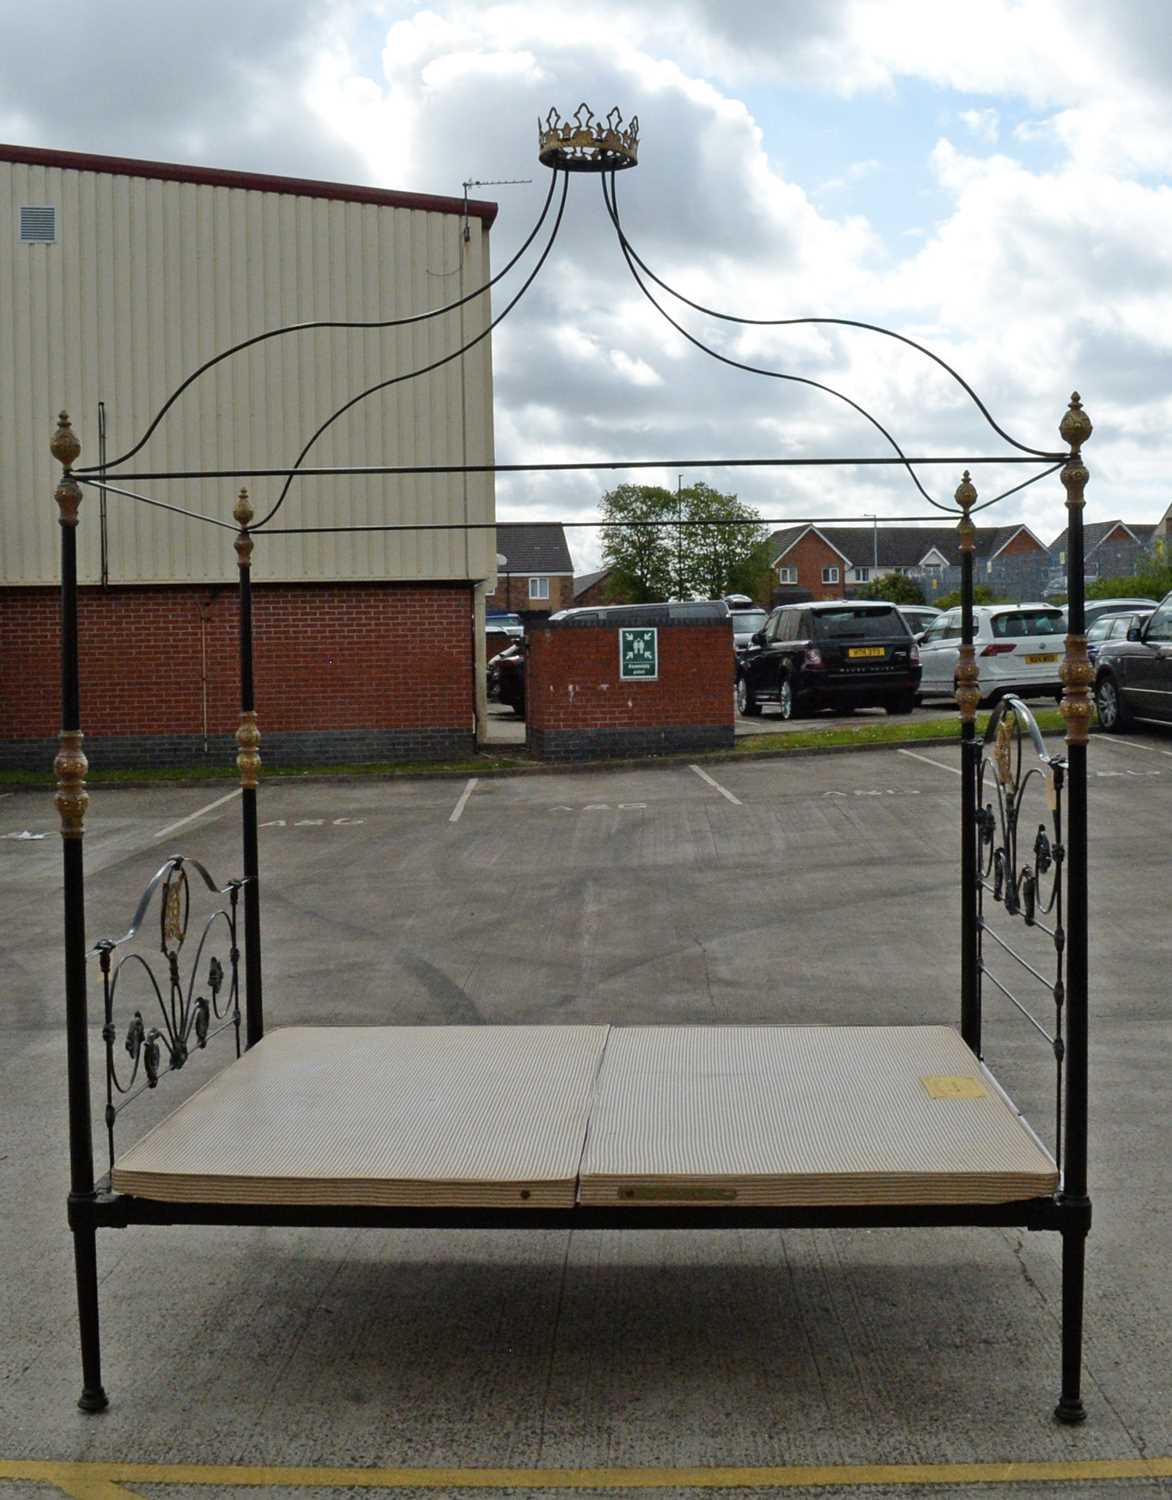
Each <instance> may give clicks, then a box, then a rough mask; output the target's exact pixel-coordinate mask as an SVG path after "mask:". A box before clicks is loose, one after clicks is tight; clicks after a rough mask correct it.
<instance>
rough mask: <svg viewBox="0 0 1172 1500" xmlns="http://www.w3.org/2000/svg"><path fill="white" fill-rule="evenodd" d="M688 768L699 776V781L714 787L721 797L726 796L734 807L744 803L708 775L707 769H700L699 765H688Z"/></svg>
mask: <svg viewBox="0 0 1172 1500" xmlns="http://www.w3.org/2000/svg"><path fill="white" fill-rule="evenodd" d="M688 769H689V771H695V773H696V775H697V776H699V778H700V780H701V781H706V782H707V783H708V785H709V786H713V787H715V788H716V790H717V791H718V792H719V793H720V795H721V796H722V797H727V798H728V800H729V801H730V802H731V803H732V805H733V806H734V807H743V806H744V803H743V802H742V801H741V799H740V798H739V797H734V796H733V794H732V793H731V792H730V791H729V789H728V787H726V786H721V784H720V782H719V781H716V780H715V779H714V778H713V777H711V776H709V774H708V772H707V771H702V770H701V769H700V767H699V766H689V767H688Z"/></svg>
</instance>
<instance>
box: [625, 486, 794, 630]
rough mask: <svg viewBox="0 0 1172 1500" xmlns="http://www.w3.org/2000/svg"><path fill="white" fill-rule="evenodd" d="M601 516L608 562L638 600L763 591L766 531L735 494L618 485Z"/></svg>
mask: <svg viewBox="0 0 1172 1500" xmlns="http://www.w3.org/2000/svg"><path fill="white" fill-rule="evenodd" d="M602 514H603V516H604V518H605V519H604V522H603V526H602V558H603V562H604V563H605V564H606V565H607V566H608V567H610V568H613V569H614V573H613V575H612V577H613V579H614V582H615V586H616V590H621V591H622V592H624V593H626V594H627V595H629V597H630V598H631V600H632V602H634V603H637V604H643V603H648V602H650V601H652V600H658V599H667V598H673V599H690V598H693V597H694V596H696V595H699V596H700V597H702V598H708V599H718V598H720V596H721V595H722V594H727V593H733V592H737V593H741V592H744V593H752V594H754V595H756V594H757V592H758V590H759V587H760V583H761V577H760V575H761V574H762V572H763V569H762V558H761V555H762V552H763V549H764V545H765V542H766V540H767V537H768V532H767V530H766V528H765V527H764V526H763V525H762V524H761V522H760V520H759V519H758V517H757V513H756V512H755V511H753V510H750V509H749V507H748V506H746V505H742V504H741V502H740V501H739V500H738V499H737V497H736V496H735V495H724V494H721V492H720V491H719V490H714V489H712V488H710V487H709V486H708V485H706V484H693V485H689V486H688V487H687V489H683V488H681V489H679V490H677V491H675V492H673V491H671V490H667V489H663V488H661V487H660V486H658V485H646V484H620V485H619V486H618V488H617V489H613V490H610V491H608V492H607V493H606V494H605V495H604V496H603V497H602ZM681 522H682V523H685V524H680V523H681ZM651 523H658V524H651ZM688 523H691V524H688ZM703 523H709V524H703ZM767 569H768V560H767V559H766V560H765V565H764V570H766V571H767ZM749 583H752V584H753V585H754V587H752V588H750V587H746V585H747V584H749Z"/></svg>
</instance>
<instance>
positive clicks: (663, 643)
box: [525, 623, 733, 731]
mask: <svg viewBox="0 0 1172 1500" xmlns="http://www.w3.org/2000/svg"><path fill="white" fill-rule="evenodd" d="M657 628H658V631H659V677H658V679H657V680H656V681H654V682H646V681H623V680H621V679H620V677H619V644H618V630H617V628H616V627H615V626H613V625H612V626H604V625H597V626H590V627H589V628H587V627H577V626H563V627H560V628H559V627H558V626H557V625H553V626H550V627H548V628H544V627H542V628H538V629H536V630H533V631H531V632H530V634H529V637H528V642H529V655H528V659H527V661H526V664H525V674H526V691H525V718H526V722H527V724H528V725H529V727H530V728H531V729H535V730H544V731H556V730H577V729H635V728H643V727H646V726H660V725H663V726H672V725H689V726H692V725H701V724H711V725H728V726H729V727H730V728H731V727H732V724H733V695H732V673H731V670H730V653H731V641H730V632H729V627H728V624H727V623H724V624H720V625H660V626H658V627H657Z"/></svg>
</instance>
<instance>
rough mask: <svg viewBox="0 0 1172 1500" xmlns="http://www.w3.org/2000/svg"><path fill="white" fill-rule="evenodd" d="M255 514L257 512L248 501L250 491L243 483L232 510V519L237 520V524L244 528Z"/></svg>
mask: <svg viewBox="0 0 1172 1500" xmlns="http://www.w3.org/2000/svg"><path fill="white" fill-rule="evenodd" d="M255 514H256V512H255V511H254V510H253V508H252V506H251V505H250V504H249V503H248V491H247V490H246V489H245V488H244V486H243V485H241V487H240V493H239V495H237V497H236V505H235V507H234V508H233V511H232V519H233V520H234V521H235V522H236V524H237V526H239V527H241V528H244V527H247V526H248V524H249V523H250V522H251V520H252V518H253V516H254V515H255Z"/></svg>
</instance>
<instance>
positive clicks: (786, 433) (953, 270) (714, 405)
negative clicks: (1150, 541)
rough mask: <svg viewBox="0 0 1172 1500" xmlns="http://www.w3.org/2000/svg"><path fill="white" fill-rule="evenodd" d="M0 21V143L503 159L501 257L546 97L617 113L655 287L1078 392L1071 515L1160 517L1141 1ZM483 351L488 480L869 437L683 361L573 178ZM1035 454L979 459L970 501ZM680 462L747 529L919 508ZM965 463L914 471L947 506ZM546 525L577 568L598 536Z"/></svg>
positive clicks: (921, 399)
mask: <svg viewBox="0 0 1172 1500" xmlns="http://www.w3.org/2000/svg"><path fill="white" fill-rule="evenodd" d="M0 15H2V17H3V23H4V24H3V36H4V43H5V46H4V49H3V52H2V53H0V139H3V140H6V141H10V142H17V143H22V144H29V145H39V146H49V147H57V148H60V149H65V150H87V151H98V152H104V153H109V154H114V155H128V156H140V157H150V158H156V159H160V160H173V161H183V162H190V163H198V164H201V165H209V166H220V167H230V168H237V169H241V170H251V171H264V172H277V173H287V174H290V175H297V176H303V177H324V178H333V179H337V180H342V181H350V182H361V183H371V184H375V185H379V186H384V187H396V188H407V189H415V190H419V191H424V192H435V193H445V194H458V193H459V192H460V184H461V182H462V181H464V180H465V179H467V178H479V179H496V178H531V179H532V181H531V182H529V183H526V184H522V185H518V186H508V187H499V188H485V189H479V190H477V191H478V192H479V194H480V196H484V197H489V196H491V197H495V198H496V199H497V201H498V202H499V203H500V205H501V211H500V216H499V218H498V220H497V222H496V225H495V226H494V228H493V231H492V239H493V258H494V265H496V266H500V265H502V264H503V263H504V261H505V260H506V259H507V258H508V256H509V255H510V254H511V252H512V250H513V248H515V246H516V245H517V244H518V243H519V241H520V240H521V239H522V238H524V236H525V234H526V233H527V231H528V229H529V227H530V226H531V225H532V223H533V221H534V219H535V218H536V216H537V214H538V212H539V210H540V205H541V202H542V200H543V198H544V195H545V192H546V190H547V187H548V178H547V175H546V172H545V169H544V168H543V167H541V165H540V164H539V163H538V161H537V160H536V151H535V142H536V122H537V117H538V115H539V114H542V115H544V114H545V113H546V111H547V110H548V109H549V108H550V106H551V105H555V106H557V107H558V108H559V109H561V110H562V111H563V113H565V112H570V111H572V110H574V109H575V108H576V106H577V105H578V103H579V102H580V101H582V100H586V101H588V102H589V103H590V104H591V105H592V106H593V108H594V109H595V110H596V111H597V112H598V113H599V114H605V113H606V111H607V110H609V109H610V108H611V106H612V105H616V104H617V105H618V107H619V108H620V109H621V110H622V111H623V113H624V115H625V116H629V115H631V114H636V113H637V114H638V116H639V120H640V125H641V148H640V164H639V166H638V168H637V169H636V170H634V171H632V172H628V173H626V174H624V175H623V176H621V177H620V178H619V187H620V206H621V211H622V215H623V222H624V227H625V229H626V232H627V234H628V237H629V239H630V240H631V242H632V244H633V245H634V246H635V247H636V248H637V249H638V251H639V252H640V254H641V255H642V256H643V258H644V259H645V260H646V261H647V262H648V264H649V265H650V266H651V267H652V269H654V270H655V271H656V273H657V274H658V275H660V276H662V277H663V278H664V279H665V280H667V281H669V282H670V283H671V284H672V285H674V286H677V287H679V288H681V289H682V290H685V291H687V292H688V294H689V295H691V296H693V297H695V298H698V300H700V301H703V302H705V303H707V304H708V305H710V306H714V307H717V308H720V309H724V310H727V311H730V312H736V313H740V314H742V315H745V316H749V317H756V318H789V317H799V316H811V315H828V316H834V317H843V318H855V319H860V320H863V321H868V322H876V323H881V324H883V325H885V326H888V327H891V328H895V329H897V330H899V331H901V332H903V333H905V334H908V335H909V336H911V337H913V338H915V339H917V340H918V341H920V342H924V343H927V344H929V345H930V346H931V347H932V348H933V349H935V350H936V351H937V352H938V353H939V354H940V355H941V356H942V357H943V358H944V359H946V360H947V361H948V362H949V363H950V364H952V365H954V366H955V367H956V368H958V369H959V370H960V372H961V373H962V374H963V375H964V376H965V377H966V379H967V380H968V381H969V382H970V384H972V385H973V386H974V387H975V388H976V389H977V391H978V392H979V394H980V395H981V396H982V398H983V400H984V401H985V403H986V405H987V406H989V408H990V409H991V411H992V413H993V415H994V416H995V417H996V418H997V420H998V421H999V423H1000V424H1001V426H1002V427H1004V428H1005V429H1006V430H1007V431H1008V432H1009V433H1011V434H1012V435H1013V436H1014V437H1016V438H1017V439H1018V440H1019V441H1021V442H1023V443H1025V444H1027V445H1028V446H1030V447H1033V448H1040V449H1049V448H1052V447H1056V446H1058V439H1057V432H1056V425H1057V422H1058V419H1059V417H1060V416H1061V413H1062V411H1063V409H1064V407H1065V404H1066V401H1067V399H1068V397H1069V394H1070V392H1071V390H1072V389H1073V388H1075V387H1077V388H1078V389H1079V390H1080V391H1081V392H1082V394H1083V397H1084V400H1085V403H1086V406H1087V409H1088V410H1089V412H1090V414H1091V416H1092V418H1093V419H1094V421H1095V424H1096V428H1097V431H1096V434H1095V437H1094V438H1093V440H1092V443H1091V445H1090V447H1089V448H1088V451H1087V459H1088V463H1089V466H1090V469H1091V475H1092V482H1091V487H1090V489H1089V491H1088V518H1089V519H1101V518H1106V517H1109V516H1121V517H1123V518H1124V519H1126V520H1139V521H1142V520H1148V521H1151V520H1155V519H1156V518H1157V517H1158V516H1159V515H1161V514H1162V512H1163V511H1164V509H1165V507H1166V506H1167V505H1168V504H1169V502H1170V501H1172V482H1169V478H1168V464H1167V461H1166V459H1165V450H1166V448H1167V442H1166V434H1167V432H1168V430H1169V427H1170V426H1172V357H1170V356H1172V277H1170V274H1169V273H1170V270H1172V265H1170V262H1172V190H1170V186H1169V176H1170V173H1172V25H1170V24H1169V5H1168V0H1062V3H1059V0H981V3H980V5H979V6H973V5H964V6H962V5H960V4H959V3H957V0H817V3H811V0H626V3H625V4H620V3H614V0H575V4H574V5H573V6H572V7H567V6H551V5H550V4H549V3H548V0H540V3H537V0H514V3H504V4H493V3H487V0H435V3H432V4H415V3H409V0H199V3H198V4H197V3H194V0H166V3H162V4H160V3H158V0H103V3H102V4H100V5H99V4H97V3H96V0H58V3H56V4H54V5H53V6H44V7H37V8H34V7H30V6H28V5H26V4H24V3H22V0H0ZM47 59H51V60H52V65H51V69H48V70H47V69H46V60H47ZM506 295H507V291H506ZM502 301H503V299H502V298H500V297H498V301H497V305H498V306H499V305H501V304H502ZM670 310H671V311H672V313H673V316H676V317H677V318H678V319H680V321H682V322H684V323H685V324H686V326H687V327H688V328H689V329H690V330H691V331H692V332H693V333H695V334H696V336H697V337H700V338H702V339H704V340H706V341H708V342H711V343H712V344H713V345H714V346H715V347H716V348H718V349H720V350H721V351H722V352H724V353H726V354H728V355H730V356H731V357H733V358H737V359H741V360H745V361H748V362H750V363H753V364H758V365H766V366H769V367H770V368H773V369H777V370H783V371H785V372H787V373H791V374H795V375H802V376H805V377H807V378H810V379H813V380H817V381H820V382H823V383H825V384H827V385H831V386H835V387H837V388H838V389H840V390H843V391H844V392H846V393H847V394H848V395H849V396H850V397H851V398H852V399H853V400H855V401H857V402H859V403H860V404H861V405H863V406H864V407H866V408H867V409H868V410H869V411H871V412H872V413H874V415H875V416H876V418H877V419H878V420H879V421H880V422H881V423H882V424H883V425H884V426H885V427H886V428H888V430H889V431H891V432H892V433H893V435H894V436H895V437H896V438H897V439H898V441H899V442H900V443H901V444H902V445H903V446H904V448H905V449H906V450H907V451H909V452H913V453H920V454H933V453H935V454H983V455H1000V454H1004V453H1007V452H1010V451H1012V450H1010V449H1009V448H1008V447H1007V446H1006V445H1005V443H1004V442H1003V440H1002V439H1000V438H998V437H997V436H996V434H994V433H993V432H991V431H990V430H989V429H988V428H987V427H986V426H985V424H984V422H983V420H982V419H981V418H980V417H979V415H978V414H976V413H975V411H974V410H973V408H972V406H971V404H970V403H969V401H968V398H967V397H966V396H965V395H964V394H963V392H961V391H960V390H959V389H958V387H957V386H956V385H955V384H954V383H953V382H951V381H950V380H949V379H948V377H947V376H946V375H945V374H944V373H943V372H942V371H940V370H939V369H938V368H937V367H936V366H934V365H932V364H931V363H930V362H929V361H927V360H925V359H924V358H923V357H922V356H920V355H917V354H915V353H913V352H912V351H909V350H906V349H903V348H901V346H899V345H897V344H895V343H893V342H892V341H890V340H886V339H883V338H880V337H878V336H876V335H873V334H869V333H866V332H860V331H847V330H842V329H833V328H802V329H790V330H768V329H760V328H758V329H751V328H750V329H745V328H738V327H736V326H735V325H729V324H721V323H717V322H714V321H712V320H710V319H707V318H704V317H702V316H700V315H697V314H695V313H692V312H690V311H688V310H686V309H685V310H684V311H683V312H681V310H680V306H679V304H674V305H673V306H672V307H671V309H670ZM495 368H496V401H497V410H496V431H497V453H498V457H499V459H500V460H501V461H502V462H508V461H523V460H533V461H550V460H555V459H556V460H562V459H582V460H586V459H609V458H622V457H630V458H663V459H668V460H674V459H680V458H688V457H709V456H737V455H742V456H753V457H764V456H771V455H784V456H793V457H822V456H840V455H858V456H863V455H880V454H883V453H885V452H888V451H889V450H888V449H887V448H886V447H885V445H884V443H883V440H882V438H881V437H880V436H879V434H878V433H876V432H875V430H874V429H873V428H872V427H870V426H869V425H868V424H867V423H866V422H865V421H863V420H862V419H861V418H860V417H859V416H857V415H856V414H855V413H853V412H852V411H851V410H850V408H849V407H846V406H845V405H843V404H842V403H840V402H836V401H834V400H833V399H832V398H830V397H828V396H825V395H822V394H821V393H819V392H816V391H812V390H809V389H808V388H804V387H802V386H799V385H794V384H789V383H786V382H781V381H776V380H767V379H762V378H760V377H758V376H752V375H747V374H742V373H740V372H738V371H736V370H732V369H729V368H727V367H724V366H721V365H719V364H717V363H716V362H715V361H713V360H711V359H709V358H707V357H706V356H705V355H703V354H702V353H700V352H699V351H697V350H696V349H694V348H692V347H691V346H690V345H688V344H687V343H686V342H685V341H684V340H683V339H682V338H681V337H680V336H679V334H678V333H676V332H675V331H674V330H673V329H672V328H671V327H670V326H669V325H668V324H667V323H665V322H664V321H663V319H662V318H661V317H660V315H659V314H658V313H657V312H656V311H655V309H654V308H653V307H651V306H650V304H649V303H648V302H646V301H645V300H644V299H643V297H642V296H641V294H640V292H639V290H638V288H637V287H636V286H635V285H634V283H633V282H632V280H631V279H630V276H629V273H628V271H627V269H626V266H625V264H624V262H623V259H622V256H621V254H620V253H619V250H618V246H617V244H616V241H615V236H614V233H613V230H612V228H611V226H610V223H609V220H608V219H607V217H606V214H605V211H604V208H603V204H602V199H601V191H600V187H599V182H598V180H597V179H595V178H592V177H578V178H576V179H574V180H573V181H572V182H571V191H570V204H569V208H568V210H567V215H566V220H565V222H564V225H563V229H562V233H561V235H560V237H559V240H558V244H557V246H556V247H555V249H554V252H553V255H552V256H551V259H550V261H549V262H548V263H547V265H546V267H545V270H544V271H543V273H542V276H541V277H540V278H539V280H538V282H537V283H535V285H534V287H533V289H532V291H531V292H530V293H529V295H528V296H527V297H526V299H525V300H524V301H523V302H522V303H521V304H520V306H519V307H518V309H517V311H516V313H515V314H513V315H512V317H511V318H510V319H509V320H508V322H507V323H506V324H505V325H504V326H503V327H502V329H501V330H500V332H499V334H498V335H496V343H495ZM1027 472H1031V471H1028V470H1011V469H1009V468H1008V467H1006V468H997V469H982V470H981V471H979V472H978V473H977V475H976V478H977V483H978V486H979V488H980V491H981V494H982V496H983V497H989V496H991V495H993V494H994V493H995V492H996V490H998V489H1001V488H1005V487H1007V486H1008V485H1010V484H1013V483H1015V482H1017V480H1019V479H1020V478H1023V477H1025V474H1026V473H1027ZM675 473H676V471H675V470H668V469H665V470H664V471H663V472H662V473H661V474H659V475H658V476H654V477H657V478H658V479H659V481H660V482H663V483H667V484H669V485H671V486H672V487H674V485H675ZM620 477H621V476H620ZM695 477H700V478H703V479H705V480H707V481H708V482H709V483H711V484H713V485H715V486H717V487H718V488H721V489H726V490H735V491H736V492H737V493H739V494H740V495H741V497H742V498H744V499H746V500H749V501H751V502H752V503H753V504H755V505H756V506H757V507H758V508H759V509H760V511H761V512H762V514H763V515H766V516H769V517H782V516H787V517H788V516H806V515H813V514H818V515H824V516H845V515H865V514H871V513H879V514H880V515H886V516H912V515H925V514H927V513H928V507H927V506H926V504H925V502H924V501H923V500H922V499H921V498H920V497H919V496H918V495H917V494H916V492H915V491H914V490H913V489H912V487H911V484H910V482H909V480H908V479H907V477H906V475H901V474H900V473H899V471H896V470H882V469H860V468H844V469H804V470H802V469H789V470H786V469H778V470H763V469H761V470H742V471H739V472H734V471H729V470H724V471H721V470H716V469H713V470H710V471H706V472H702V473H700V474H699V475H696V476H695ZM958 479H959V474H958V473H956V472H955V470H953V469H951V468H948V467H943V468H933V469H926V470H925V471H924V480H925V485H926V487H927V488H928V489H929V492H930V493H932V494H933V495H936V496H938V497H942V498H947V497H949V496H950V495H951V493H952V490H953V489H954V488H955V485H956V483H957V481H958ZM609 482H611V481H608V480H605V479H600V477H599V476H597V475H577V476H575V475H571V476H556V477H552V478H550V477H544V478H540V479H538V478H529V479H521V480H510V481H506V480H502V481H501V483H500V485H499V489H498V510H499V514H500V515H501V517H502V518H504V519H538V518H560V519H583V518H586V517H589V516H591V515H594V514H596V513H597V511H596V506H597V502H598V498H599V495H600V493H601V492H602V490H603V489H604V488H605V487H606V485H607V484H608V483H609ZM1061 499H1062V494H1061V489H1060V487H1059V485H1058V482H1057V479H1056V478H1053V479H1050V480H1043V481H1042V482H1041V483H1040V484H1038V485H1037V486H1035V487H1034V488H1032V489H1031V490H1027V491H1026V492H1025V493H1024V494H1023V495H1022V496H1020V497H1014V498H1013V499H1010V500H1008V501H1006V502H1005V503H1004V504H1003V505H1002V506H1000V507H998V508H996V509H995V510H994V511H993V512H992V513H991V514H990V515H988V516H987V517H986V518H985V519H993V518H994V517H999V518H1001V519H1005V520H1021V519H1024V520H1025V521H1027V522H1028V523H1029V524H1030V525H1031V526H1032V527H1033V528H1034V530H1035V531H1037V532H1038V533H1039V534H1040V535H1041V536H1042V538H1043V540H1045V541H1049V540H1050V539H1051V538H1052V537H1053V535H1054V534H1055V533H1056V532H1057V531H1059V530H1060V529H1061V527H1062V525H1063V512H1062V510H1061ZM571 536H572V537H573V546H574V550H575V553H576V561H577V563H578V566H579V568H580V569H584V568H586V567H589V566H592V565H594V564H595V562H596V556H597V554H596V552H595V550H594V547H595V543H594V541H593V537H592V534H590V533H571Z"/></svg>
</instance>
